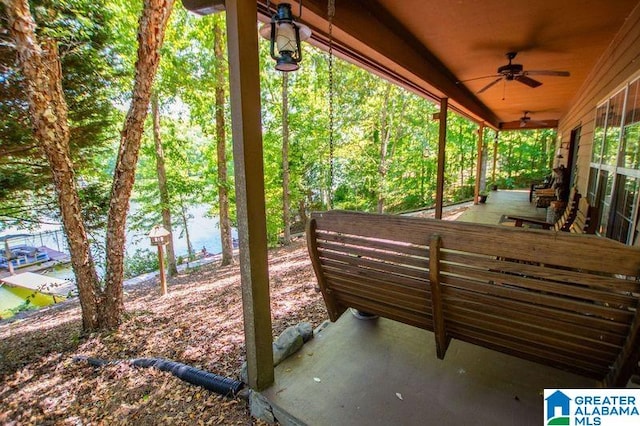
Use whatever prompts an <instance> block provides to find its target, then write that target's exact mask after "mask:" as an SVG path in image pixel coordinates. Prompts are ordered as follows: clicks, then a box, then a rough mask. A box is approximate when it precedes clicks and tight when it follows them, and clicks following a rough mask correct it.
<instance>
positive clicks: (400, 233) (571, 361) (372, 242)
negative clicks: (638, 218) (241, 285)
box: [307, 211, 640, 386]
mask: <svg viewBox="0 0 640 426" xmlns="http://www.w3.org/2000/svg"><path fill="white" fill-rule="evenodd" d="M307 238H308V247H309V253H310V256H311V259H312V263H313V267H314V270H315V273H316V276H317V279H318V283H319V286H320V288H321V290H322V294H323V297H324V300H325V303H326V305H327V310H328V313H329V317H330V319H331V320H332V321H336V320H337V319H338V317H339V316H340V315H341V314H342V313H343V312H344V311H345V310H346V309H347V308H348V307H353V308H356V309H358V310H361V311H366V312H369V313H373V314H377V315H380V316H383V317H386V318H389V319H392V320H396V321H400V322H403V323H406V324H410V325H412V326H416V327H420V328H423V329H426V330H430V331H432V332H434V335H435V341H436V347H437V354H438V357H439V358H443V357H444V356H445V353H446V350H447V347H448V344H449V341H450V340H451V339H459V340H462V341H466V342H469V343H472V344H477V345H480V346H484V347H487V348H490V349H494V350H497V351H500V352H504V353H508V354H511V355H514V356H517V357H520V358H524V359H527V360H531V361H535V362H538V363H542V364H546V365H551V366H553V367H556V368H560V369H564V370H567V371H572V372H574V373H577V374H580V375H583V376H586V377H590V378H594V379H597V380H600V381H602V382H603V384H604V385H606V386H624V384H625V383H626V381H627V380H628V379H629V377H630V375H631V373H632V371H633V369H634V368H635V366H637V364H638V358H639V351H640V349H639V348H640V319H639V315H640V314H639V313H638V312H639V310H638V306H639V305H638V303H639V297H640V281H639V277H640V248H637V247H629V246H625V245H623V244H620V243H617V242H615V241H611V240H607V239H604V238H599V237H596V236H593V235H575V234H570V233H566V232H550V231H541V230H530V229H515V228H511V227H505V226H499V225H496V226H492V225H479V224H472V223H464V222H449V221H438V220H431V219H422V218H413V217H400V216H390V215H375V214H366V213H355V212H340V211H332V212H326V213H314V214H312V216H311V218H310V221H309V224H308V228H307Z"/></svg>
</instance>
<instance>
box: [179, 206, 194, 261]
mask: <svg viewBox="0 0 640 426" xmlns="http://www.w3.org/2000/svg"><path fill="white" fill-rule="evenodd" d="M180 214H181V217H182V226H183V229H184V238H185V241H186V242H187V256H188V259H189V260H193V258H194V257H195V254H196V253H195V251H194V250H193V244H191V236H190V235H189V218H188V214H187V208H186V207H185V203H184V200H183V199H182V196H180Z"/></svg>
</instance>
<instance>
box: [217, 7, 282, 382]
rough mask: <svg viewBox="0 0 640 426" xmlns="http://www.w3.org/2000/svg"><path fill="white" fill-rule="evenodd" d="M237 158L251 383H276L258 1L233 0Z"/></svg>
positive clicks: (233, 101)
mask: <svg viewBox="0 0 640 426" xmlns="http://www.w3.org/2000/svg"><path fill="white" fill-rule="evenodd" d="M225 5H226V11H227V35H228V37H227V39H228V41H227V43H228V49H229V80H230V85H231V119H232V130H233V160H234V165H235V186H236V204H237V209H238V240H239V246H240V274H241V282H242V309H243V314H244V337H245V344H246V350H247V365H248V376H249V386H250V387H251V388H253V389H256V390H262V389H265V388H267V387H268V386H269V385H271V384H272V383H273V380H274V373H273V350H272V346H271V345H272V340H273V336H272V331H271V309H270V300H269V273H268V264H267V224H266V214H265V195H264V170H263V162H262V161H263V159H262V155H263V153H262V127H261V117H260V71H259V66H258V31H257V28H258V26H257V16H258V10H257V3H256V2H255V0H227V1H226V2H225Z"/></svg>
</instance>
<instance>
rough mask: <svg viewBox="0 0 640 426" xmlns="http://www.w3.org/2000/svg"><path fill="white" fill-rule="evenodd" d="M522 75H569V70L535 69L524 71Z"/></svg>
mask: <svg viewBox="0 0 640 426" xmlns="http://www.w3.org/2000/svg"><path fill="white" fill-rule="evenodd" d="M522 74H523V75H551V76H555V77H569V76H570V75H571V73H570V72H569V71H551V70H535V71H525V72H523V73H522Z"/></svg>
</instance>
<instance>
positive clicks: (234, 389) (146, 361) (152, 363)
mask: <svg viewBox="0 0 640 426" xmlns="http://www.w3.org/2000/svg"><path fill="white" fill-rule="evenodd" d="M74 361H86V362H87V363H88V364H89V365H92V366H94V367H102V366H103V365H106V364H110V362H108V361H104V360H101V359H98V358H90V357H82V356H78V357H74ZM130 362H131V364H133V365H135V366H136V367H145V368H149V367H153V368H157V369H158V370H160V371H168V372H170V373H171V374H173V375H174V376H176V377H177V378H179V379H182V380H184V381H185V382H187V383H191V384H192V385H196V386H200V387H203V388H205V389H207V390H210V391H213V392H216V393H218V394H220V395H224V396H231V397H233V396H235V395H236V394H237V393H238V392H240V390H241V389H242V388H243V387H244V383H242V382H239V381H237V380H233V379H230V378H228V377H222V376H219V375H217V374H214V373H209V372H208V371H204V370H200V369H199V368H195V367H191V366H189V365H186V364H182V363H180V362H175V361H170V360H168V359H162V358H137V359H132V360H131V361H130Z"/></svg>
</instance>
